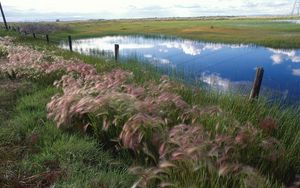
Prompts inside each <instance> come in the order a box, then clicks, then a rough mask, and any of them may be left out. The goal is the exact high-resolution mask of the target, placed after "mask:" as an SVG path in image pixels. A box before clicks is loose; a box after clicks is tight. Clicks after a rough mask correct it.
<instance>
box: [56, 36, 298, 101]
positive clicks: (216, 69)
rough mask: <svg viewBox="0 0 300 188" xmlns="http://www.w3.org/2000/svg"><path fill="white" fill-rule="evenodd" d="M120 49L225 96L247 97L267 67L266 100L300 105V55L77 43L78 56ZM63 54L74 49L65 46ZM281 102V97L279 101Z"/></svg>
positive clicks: (168, 42)
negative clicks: (260, 69) (260, 71)
mask: <svg viewBox="0 0 300 188" xmlns="http://www.w3.org/2000/svg"><path fill="white" fill-rule="evenodd" d="M114 44H120V57H121V58H124V59H125V58H132V57H135V58H138V59H142V60H144V62H147V63H151V64H153V65H155V66H157V67H160V68H161V69H162V70H168V71H166V72H167V73H170V74H171V73H174V72H180V73H181V75H183V78H184V79H185V80H187V81H188V82H192V83H194V84H202V86H203V85H204V86H206V87H208V88H212V89H216V90H218V91H224V92H236V91H239V92H242V93H244V94H247V93H248V92H250V88H251V85H252V82H253V79H254V75H255V69H256V68H257V67H264V69H265V76H264V80H263V91H262V94H263V95H265V96H268V97H273V98H276V99H278V98H280V99H281V100H287V101H289V102H296V101H297V102H299V101H300V49H290V50H286V49H272V48H265V47H259V46H253V45H231V44H216V43H206V42H199V41H193V40H185V39H178V38H175V39H171V38H163V37H161V38H149V37H142V36H106V37H101V38H92V39H80V40H74V41H73V50H74V51H77V52H80V53H83V54H88V55H95V56H97V55H107V54H110V55H111V56H112V54H113V51H114ZM60 46H61V47H62V48H66V49H67V48H68V44H67V43H65V42H62V43H61V44H60ZM274 96H275V97H274Z"/></svg>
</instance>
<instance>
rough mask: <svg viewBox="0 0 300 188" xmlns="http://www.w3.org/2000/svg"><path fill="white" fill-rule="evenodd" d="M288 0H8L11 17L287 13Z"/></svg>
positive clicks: (4, 3)
mask: <svg viewBox="0 0 300 188" xmlns="http://www.w3.org/2000/svg"><path fill="white" fill-rule="evenodd" d="M292 3H293V2H291V0H279V1H276V2H275V1H273V0H264V1H263V2H262V1H261V0H252V1H251V2H250V1H248V0H226V1H220V0H189V1H184V3H183V1H182V0H151V1H150V0H144V1H141V0H126V1H124V0H109V1H107V0H85V1H74V0H43V1H41V0H22V1H20V0H7V1H5V2H3V6H4V8H5V10H6V13H7V16H8V17H9V18H10V19H15V20H17V19H20V20H26V19H34V18H35V19H45V18H50V17H51V18H52V17H53V18H55V17H59V16H65V17H66V16H67V15H68V16H70V17H74V16H75V17H78V18H81V17H82V18H105V19H110V18H137V17H171V16H173V17H177V16H179V17H180V16H185V17H186V16H204V15H213V16H216V15H256V14H288V13H290V11H291V8H292Z"/></svg>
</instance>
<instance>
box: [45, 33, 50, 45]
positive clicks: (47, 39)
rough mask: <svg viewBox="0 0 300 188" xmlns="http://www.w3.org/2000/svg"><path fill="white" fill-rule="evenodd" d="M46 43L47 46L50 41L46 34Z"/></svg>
mask: <svg viewBox="0 0 300 188" xmlns="http://www.w3.org/2000/svg"><path fill="white" fill-rule="evenodd" d="M46 41H47V43H48V44H49V42H50V41H49V35H48V34H47V35H46Z"/></svg>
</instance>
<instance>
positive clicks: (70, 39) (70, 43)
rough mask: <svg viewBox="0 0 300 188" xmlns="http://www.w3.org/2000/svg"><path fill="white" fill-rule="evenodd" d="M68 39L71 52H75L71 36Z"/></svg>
mask: <svg viewBox="0 0 300 188" xmlns="http://www.w3.org/2000/svg"><path fill="white" fill-rule="evenodd" d="M68 39H69V48H70V51H71V52H73V47H72V37H71V36H70V35H69V36H68Z"/></svg>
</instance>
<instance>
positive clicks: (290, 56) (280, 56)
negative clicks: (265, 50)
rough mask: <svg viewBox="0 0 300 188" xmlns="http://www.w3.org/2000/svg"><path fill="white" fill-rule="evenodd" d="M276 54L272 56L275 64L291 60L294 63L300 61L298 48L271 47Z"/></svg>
mask: <svg viewBox="0 0 300 188" xmlns="http://www.w3.org/2000/svg"><path fill="white" fill-rule="evenodd" d="M269 50H270V51H271V52H272V53H274V55H272V56H271V59H272V60H273V63H274V64H281V63H283V62H287V61H291V62H293V63H300V53H299V51H298V54H297V52H296V50H275V49H269Z"/></svg>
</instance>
